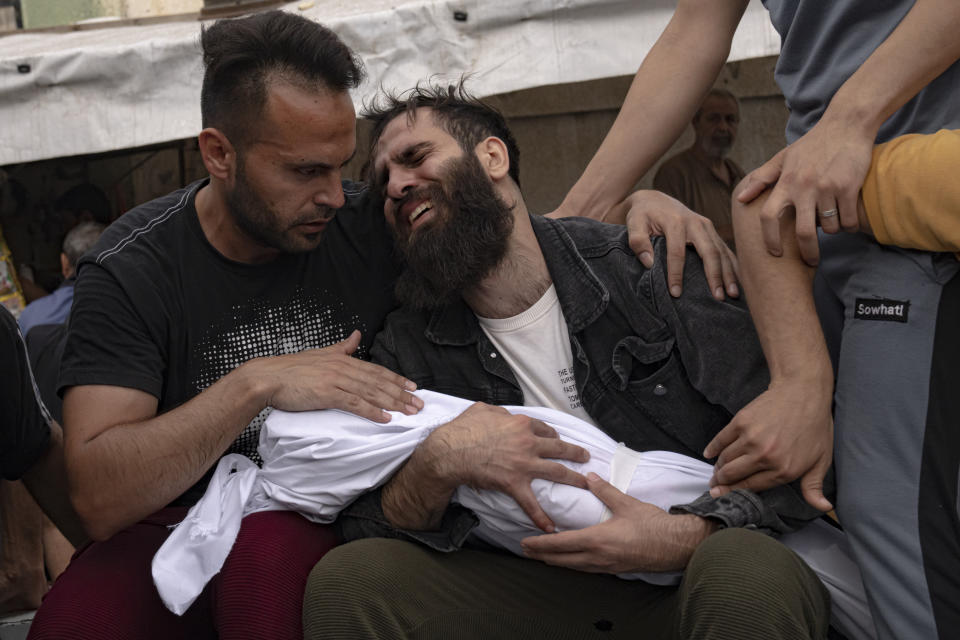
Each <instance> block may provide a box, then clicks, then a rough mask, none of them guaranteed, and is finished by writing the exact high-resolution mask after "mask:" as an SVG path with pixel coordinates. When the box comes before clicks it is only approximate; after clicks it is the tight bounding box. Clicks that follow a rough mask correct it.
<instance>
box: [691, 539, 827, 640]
mask: <svg viewBox="0 0 960 640" xmlns="http://www.w3.org/2000/svg"><path fill="white" fill-rule="evenodd" d="M680 588H681V608H680V630H681V635H682V637H690V638H722V637H730V638H733V637H738V638H747V637H757V638H819V637H825V636H826V632H827V626H828V624H829V612H830V601H829V595H828V594H827V591H826V588H825V587H824V586H823V584H822V583H821V582H820V580H819V579H818V578H817V576H816V574H814V573H813V571H812V570H811V569H810V568H809V567H808V566H807V565H806V563H805V562H803V560H802V559H800V557H799V556H797V555H796V554H795V553H793V551H791V550H790V549H788V548H787V547H785V546H784V545H782V544H780V543H779V542H777V541H776V540H774V539H772V538H770V537H768V536H765V535H763V534H761V533H758V532H756V531H749V530H745V529H725V530H723V531H719V532H717V533H715V534H713V535H712V536H710V537H709V538H707V540H705V541H704V542H703V543H702V544H701V545H700V547H699V548H698V549H697V551H696V553H695V554H694V555H693V557H692V558H691V560H690V564H689V565H688V566H687V571H686V574H685V576H684V581H683V584H682V585H681V587H680ZM744 634H746V635H744Z"/></svg>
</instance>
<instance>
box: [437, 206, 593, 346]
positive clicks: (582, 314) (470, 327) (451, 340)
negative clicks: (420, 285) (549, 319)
mask: <svg viewBox="0 0 960 640" xmlns="http://www.w3.org/2000/svg"><path fill="white" fill-rule="evenodd" d="M530 223H531V224H532V225H533V231H534V233H535V234H536V236H537V242H539V243H540V250H541V251H543V256H544V260H545V261H546V263H547V269H548V270H549V271H550V277H551V278H552V279H553V284H554V286H555V287H556V290H557V298H559V300H560V308H561V309H562V310H563V316H564V318H565V319H566V322H567V330H568V331H569V332H570V334H571V335H573V334H575V333H579V332H580V331H582V330H583V329H584V328H586V327H587V326H589V325H590V324H591V323H593V322H594V321H595V320H596V319H597V318H598V317H599V316H600V315H601V314H602V313H603V312H604V311H605V310H606V308H607V305H608V304H609V303H610V292H609V291H608V290H607V288H606V287H604V286H603V283H601V282H600V280H599V279H598V278H597V276H596V275H595V274H594V273H593V271H592V270H591V269H590V267H589V265H587V263H586V261H585V260H584V259H583V257H582V256H581V255H580V252H579V251H578V250H577V247H576V245H575V244H574V242H573V239H572V238H571V237H570V234H568V233H567V231H566V230H565V229H564V228H563V223H561V222H558V221H557V220H552V219H550V218H545V217H543V216H536V215H531V216H530ZM480 333H481V329H480V323H479V322H478V321H477V316H476V315H475V314H474V313H473V310H472V309H470V307H468V306H467V304H466V303H465V302H464V301H463V299H461V298H458V299H457V300H456V301H454V302H452V303H450V304H448V305H445V306H443V307H440V308H438V309H435V310H434V311H433V312H431V314H430V319H429V320H428V322H427V328H426V330H425V331H424V335H426V337H427V339H428V340H430V341H431V342H433V343H434V344H437V345H449V346H464V345H468V344H472V343H475V342H477V340H478V339H479V336H480Z"/></svg>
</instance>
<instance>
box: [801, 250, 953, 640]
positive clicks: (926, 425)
mask: <svg viewBox="0 0 960 640" xmlns="http://www.w3.org/2000/svg"><path fill="white" fill-rule="evenodd" d="M821 255H822V261H821V265H820V268H819V269H818V272H817V280H816V287H815V291H816V294H817V308H818V312H819V313H820V318H821V322H822V324H823V327H824V333H825V335H826V337H827V342H828V345H829V347H830V351H831V355H832V357H833V361H834V365H835V367H836V370H837V387H836V394H835V397H834V400H835V407H834V420H835V433H836V435H835V447H834V454H835V455H834V461H835V465H836V471H837V487H838V493H837V514H838V515H839V517H840V521H841V523H842V524H843V527H844V529H845V530H846V532H847V535H848V538H849V540H850V543H851V547H852V549H853V552H854V555H855V557H856V560H857V563H858V564H859V565H860V570H861V573H862V576H863V582H864V586H865V588H866V592H867V596H868V600H869V602H870V607H871V611H872V613H873V617H874V621H875V623H876V627H877V632H878V634H879V636H880V637H881V638H955V637H957V636H956V634H957V630H958V629H960V521H958V513H957V512H958V502H957V500H958V491H957V489H958V480H960V479H958V466H960V465H958V462H960V277H958V276H956V274H957V272H958V263H957V261H956V260H955V259H954V258H953V257H952V256H950V255H946V254H931V253H924V252H919V251H904V250H899V249H892V248H885V247H881V246H880V245H878V244H876V243H875V242H873V241H871V240H869V239H867V238H866V237H865V236H862V235H860V234H846V233H841V234H837V235H836V236H822V237H821Z"/></svg>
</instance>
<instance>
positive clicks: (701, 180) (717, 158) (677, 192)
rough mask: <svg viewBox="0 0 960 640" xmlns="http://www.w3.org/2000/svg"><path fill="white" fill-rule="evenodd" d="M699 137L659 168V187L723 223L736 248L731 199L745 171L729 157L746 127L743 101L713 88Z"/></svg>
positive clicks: (696, 126)
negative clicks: (742, 116)
mask: <svg viewBox="0 0 960 640" xmlns="http://www.w3.org/2000/svg"><path fill="white" fill-rule="evenodd" d="M692 124H693V133H694V136H695V137H694V141H693V146H691V147H690V148H689V149H687V150H686V151H681V152H680V153H678V154H677V155H675V156H673V157H672V158H670V159H668V160H667V161H666V162H664V163H663V164H662V165H660V168H659V169H658V170H657V174H656V176H654V178H653V188H654V189H656V190H658V191H662V192H663V193H665V194H667V195H669V196H672V197H674V198H676V199H677V200H679V201H680V202H682V203H683V204H685V205H687V206H688V207H690V208H691V209H692V210H694V211H696V212H697V213H699V214H700V215H702V216H706V217H707V218H709V219H710V221H711V222H713V224H714V225H716V227H717V232H718V233H719V234H720V237H721V238H723V239H724V241H725V242H726V243H727V244H729V245H730V246H731V247H733V246H734V239H733V221H732V219H731V217H730V200H731V198H732V196H733V188H734V187H735V186H737V183H739V182H740V180H741V179H743V176H744V173H743V169H741V168H740V165H738V164H737V163H736V162H734V161H733V160H731V159H730V158H729V157H728V155H729V154H730V149H731V148H732V147H733V143H734V142H735V141H736V139H737V129H738V128H739V127H740V103H739V102H737V97H736V96H735V95H733V94H732V93H730V92H729V91H727V90H726V89H717V88H714V89H711V90H710V92H709V93H708V94H707V97H706V98H704V100H703V103H702V104H701V105H700V108H699V109H697V112H696V113H695V114H694V116H693V122H692Z"/></svg>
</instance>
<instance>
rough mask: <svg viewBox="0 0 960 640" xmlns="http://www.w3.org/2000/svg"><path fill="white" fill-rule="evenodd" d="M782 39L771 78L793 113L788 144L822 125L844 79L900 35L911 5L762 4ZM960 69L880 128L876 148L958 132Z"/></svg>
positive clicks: (887, 1)
mask: <svg viewBox="0 0 960 640" xmlns="http://www.w3.org/2000/svg"><path fill="white" fill-rule="evenodd" d="M763 4H764V6H765V7H766V8H767V10H768V11H769V12H770V19H771V21H772V22H773V26H774V27H775V28H776V30H777V32H778V33H779V34H780V38H781V40H782V44H781V50H780V59H779V61H778V62H777V67H776V71H775V73H774V76H775V78H776V81H777V84H778V85H779V86H780V89H781V90H782V91H783V95H784V96H785V97H786V100H787V107H789V109H790V119H789V121H788V122H787V132H786V133H787V142H793V141H794V140H796V139H797V138H799V137H800V136H802V135H803V134H804V133H806V132H807V131H808V130H810V128H811V127H813V125H815V124H816V123H817V121H818V120H819V119H820V116H822V115H823V112H824V111H825V110H826V108H827V105H828V104H829V103H830V99H831V98H832V97H833V95H834V93H836V91H837V89H838V88H840V85H842V84H843V83H844V82H846V80H847V78H849V77H850V76H851V75H853V73H854V72H855V71H856V70H857V69H858V68H860V65H861V64H863V61H864V60H866V59H867V58H868V57H869V56H870V54H871V53H873V51H874V50H875V49H876V48H877V47H878V46H879V45H880V43H881V42H883V41H884V40H885V39H886V38H887V36H888V35H890V33H891V32H892V31H893V30H894V29H895V28H896V26H897V25H898V24H900V21H901V20H902V19H903V17H904V16H905V15H906V14H907V12H908V11H910V9H911V7H913V4H914V2H913V0H844V1H843V2H823V0H763ZM958 97H960V63H954V64H953V66H951V67H950V68H949V69H947V70H946V71H945V72H944V73H943V74H941V75H940V76H939V77H938V78H936V79H935V80H934V81H933V82H931V83H930V84H929V85H927V87H926V88H924V89H923V90H922V91H921V92H920V93H919V94H918V95H917V96H916V97H914V98H913V99H912V100H910V101H909V102H907V103H906V104H905V105H904V106H903V107H901V108H900V110H899V111H897V112H896V113H895V114H894V115H893V116H891V117H890V119H889V120H887V121H886V122H885V123H884V124H883V126H882V127H881V128H880V132H879V135H878V136H877V141H878V142H884V141H886V140H889V139H890V138H893V137H896V136H898V135H902V134H905V133H933V132H934V131H937V130H939V129H943V128H960V109H958V108H957V98H958Z"/></svg>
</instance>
